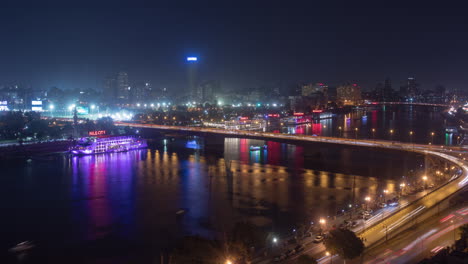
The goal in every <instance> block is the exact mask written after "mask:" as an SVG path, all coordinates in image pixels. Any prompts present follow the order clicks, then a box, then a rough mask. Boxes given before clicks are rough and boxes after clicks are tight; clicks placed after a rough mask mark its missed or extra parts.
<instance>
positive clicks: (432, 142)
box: [431, 132, 435, 145]
mask: <svg viewBox="0 0 468 264" xmlns="http://www.w3.org/2000/svg"><path fill="white" fill-rule="evenodd" d="M434 135H435V133H434V132H431V145H434Z"/></svg>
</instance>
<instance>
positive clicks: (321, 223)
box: [319, 218, 327, 233]
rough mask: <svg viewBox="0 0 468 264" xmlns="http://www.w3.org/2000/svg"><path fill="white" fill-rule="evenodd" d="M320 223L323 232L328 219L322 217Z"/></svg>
mask: <svg viewBox="0 0 468 264" xmlns="http://www.w3.org/2000/svg"><path fill="white" fill-rule="evenodd" d="M319 223H320V233H323V229H324V228H323V226H325V224H326V223H327V220H325V219H324V218H320V220H319Z"/></svg>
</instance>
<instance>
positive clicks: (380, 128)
mask: <svg viewBox="0 0 468 264" xmlns="http://www.w3.org/2000/svg"><path fill="white" fill-rule="evenodd" d="M443 110H444V108H443V107H428V106H401V105H393V106H392V105H383V106H374V107H366V108H363V109H360V110H356V111H354V112H352V113H348V114H338V115H337V116H336V117H335V118H333V119H325V120H321V121H320V122H316V123H314V124H304V125H299V126H295V127H294V126H289V127H282V128H280V127H278V126H275V124H272V127H270V128H269V130H271V131H275V130H276V131H278V132H282V133H290V134H307V135H312V134H316V135H322V136H334V137H345V138H358V139H373V138H376V139H384V140H397V141H404V142H415V143H420V144H429V143H432V144H441V145H456V144H457V142H458V136H459V135H458V134H456V133H455V134H453V133H446V131H445V127H446V126H448V127H457V124H456V122H454V121H453V120H447V119H446V118H445V117H444V116H443V115H442V113H443ZM356 128H357V130H356ZM373 129H374V132H373ZM390 130H393V133H391V132H390ZM410 131H413V135H410ZM432 133H434V135H432Z"/></svg>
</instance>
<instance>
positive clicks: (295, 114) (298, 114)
mask: <svg viewBox="0 0 468 264" xmlns="http://www.w3.org/2000/svg"><path fill="white" fill-rule="evenodd" d="M303 115H304V113H296V112H294V116H303Z"/></svg>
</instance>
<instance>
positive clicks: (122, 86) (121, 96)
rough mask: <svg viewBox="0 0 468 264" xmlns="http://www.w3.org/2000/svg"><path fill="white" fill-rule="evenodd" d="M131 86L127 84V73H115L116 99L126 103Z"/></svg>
mask: <svg viewBox="0 0 468 264" xmlns="http://www.w3.org/2000/svg"><path fill="white" fill-rule="evenodd" d="M130 90H131V87H130V86H129V85H128V74H127V73H126V72H123V71H122V72H119V73H118V74H117V99H118V100H119V102H120V103H127V102H128V99H129V95H130Z"/></svg>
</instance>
